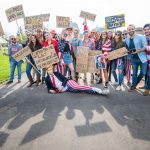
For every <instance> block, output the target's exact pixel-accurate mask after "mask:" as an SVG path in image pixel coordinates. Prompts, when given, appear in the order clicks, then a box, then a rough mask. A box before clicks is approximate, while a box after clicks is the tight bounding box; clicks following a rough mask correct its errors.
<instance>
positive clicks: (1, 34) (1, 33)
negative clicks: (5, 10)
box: [0, 22, 4, 36]
mask: <svg viewBox="0 0 150 150" xmlns="http://www.w3.org/2000/svg"><path fill="white" fill-rule="evenodd" d="M3 35H4V30H3V27H2V24H1V22H0V36H3Z"/></svg>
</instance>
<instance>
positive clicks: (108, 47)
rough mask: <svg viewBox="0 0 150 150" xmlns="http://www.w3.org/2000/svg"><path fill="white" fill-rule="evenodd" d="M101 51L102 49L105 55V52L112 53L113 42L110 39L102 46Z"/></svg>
mask: <svg viewBox="0 0 150 150" xmlns="http://www.w3.org/2000/svg"><path fill="white" fill-rule="evenodd" d="M101 49H102V52H103V53H105V52H107V53H109V52H111V41H110V40H109V39H108V40H106V42H105V43H104V44H102V47H101Z"/></svg>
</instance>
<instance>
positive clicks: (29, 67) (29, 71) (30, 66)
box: [26, 63, 38, 78]
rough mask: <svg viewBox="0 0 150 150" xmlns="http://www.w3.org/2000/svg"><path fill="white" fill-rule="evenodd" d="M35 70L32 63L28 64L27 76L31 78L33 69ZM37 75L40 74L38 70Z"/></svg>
mask: <svg viewBox="0 0 150 150" xmlns="http://www.w3.org/2000/svg"><path fill="white" fill-rule="evenodd" d="M32 68H33V66H32V65H31V64H30V63H27V64H26V74H27V77H28V78H29V77H31V69H32ZM35 73H36V75H37V74H38V72H37V70H35Z"/></svg>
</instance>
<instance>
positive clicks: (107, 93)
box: [102, 87, 110, 95]
mask: <svg viewBox="0 0 150 150" xmlns="http://www.w3.org/2000/svg"><path fill="white" fill-rule="evenodd" d="M102 94H103V95H109V94H110V91H109V88H108V87H107V88H104V90H103V91H102Z"/></svg>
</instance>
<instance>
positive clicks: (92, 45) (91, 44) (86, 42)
mask: <svg viewBox="0 0 150 150" xmlns="http://www.w3.org/2000/svg"><path fill="white" fill-rule="evenodd" d="M83 35H84V37H83V41H82V45H83V46H85V47H89V49H90V50H95V43H94V41H93V40H91V39H90V37H89V31H87V30H86V31H84V33H83ZM79 78H80V79H81V80H84V74H83V73H80V74H79ZM91 80H92V75H91V73H89V72H87V73H86V82H87V85H88V86H91ZM80 84H81V83H80ZM82 84H83V83H82Z"/></svg>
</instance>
